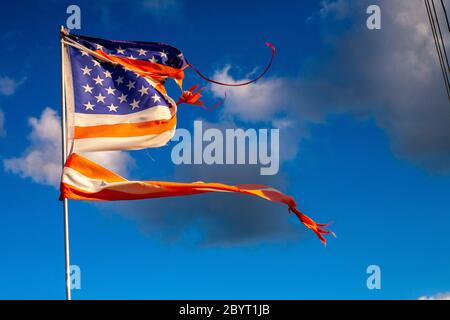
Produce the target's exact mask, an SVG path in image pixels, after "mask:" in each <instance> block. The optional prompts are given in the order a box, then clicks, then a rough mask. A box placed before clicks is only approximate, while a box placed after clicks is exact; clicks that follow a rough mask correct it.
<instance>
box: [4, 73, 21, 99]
mask: <svg viewBox="0 0 450 320" xmlns="http://www.w3.org/2000/svg"><path fill="white" fill-rule="evenodd" d="M25 80H26V79H25V78H22V79H20V80H15V79H13V78H10V77H6V76H0V93H1V94H3V95H5V96H10V95H12V94H14V93H15V92H16V90H17V88H18V87H19V86H20V85H22V84H23V83H24V82H25Z"/></svg>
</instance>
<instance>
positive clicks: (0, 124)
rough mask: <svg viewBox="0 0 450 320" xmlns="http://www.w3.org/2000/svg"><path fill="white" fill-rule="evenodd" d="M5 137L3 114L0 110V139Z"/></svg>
mask: <svg viewBox="0 0 450 320" xmlns="http://www.w3.org/2000/svg"><path fill="white" fill-rule="evenodd" d="M5 135H6V131H5V114H4V113H3V110H2V109H0V137H4V136H5Z"/></svg>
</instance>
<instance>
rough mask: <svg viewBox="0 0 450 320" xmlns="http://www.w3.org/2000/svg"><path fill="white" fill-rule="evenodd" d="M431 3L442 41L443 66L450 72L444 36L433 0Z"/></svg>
mask: <svg viewBox="0 0 450 320" xmlns="http://www.w3.org/2000/svg"><path fill="white" fill-rule="evenodd" d="M431 4H432V5H433V11H434V16H435V17H436V24H437V30H438V31H439V38H440V40H441V41H440V43H439V44H441V43H442V52H443V53H444V57H445V67H446V69H447V72H450V67H449V65H448V56H447V50H446V49H445V42H444V38H443V37H442V32H441V25H440V23H439V17H438V15H437V12H436V7H435V6H434V0H431ZM447 78H448V77H447Z"/></svg>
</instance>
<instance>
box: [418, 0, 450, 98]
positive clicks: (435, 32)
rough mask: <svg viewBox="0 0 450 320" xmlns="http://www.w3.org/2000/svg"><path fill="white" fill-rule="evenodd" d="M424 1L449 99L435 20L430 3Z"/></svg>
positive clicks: (447, 83)
mask: <svg viewBox="0 0 450 320" xmlns="http://www.w3.org/2000/svg"><path fill="white" fill-rule="evenodd" d="M424 2H425V7H426V9H427V14H428V19H429V21H430V26H431V31H432V33H433V39H434V44H435V46H436V51H437V54H438V58H439V64H440V66H441V71H442V76H443V78H444V84H445V90H446V92H447V97H448V99H449V100H450V83H449V79H448V74H447V70H446V64H445V63H444V56H443V53H442V49H441V45H440V43H439V40H438V35H437V30H436V26H435V22H434V17H433V12H432V11H431V5H430V2H429V0H424ZM436 18H437V17H436ZM447 64H448V61H447Z"/></svg>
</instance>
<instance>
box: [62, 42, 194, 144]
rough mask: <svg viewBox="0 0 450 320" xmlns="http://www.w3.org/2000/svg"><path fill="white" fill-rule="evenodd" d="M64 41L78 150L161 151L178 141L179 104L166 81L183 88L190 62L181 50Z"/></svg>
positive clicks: (70, 114)
mask: <svg viewBox="0 0 450 320" xmlns="http://www.w3.org/2000/svg"><path fill="white" fill-rule="evenodd" d="M64 40H65V42H66V44H68V46H66V52H65V53H66V54H65V56H64V60H65V61H64V65H65V66H66V67H65V70H66V72H65V73H66V75H65V90H66V95H67V110H68V133H69V140H70V141H72V142H73V145H72V151H74V152H82V151H106V150H130V149H142V148H149V147H159V146H162V145H165V144H166V143H167V142H168V141H169V140H170V139H171V138H172V137H173V135H174V133H175V128H176V111H177V105H176V103H175V101H174V100H173V99H171V98H170V97H169V96H168V95H167V93H166V91H165V88H164V82H165V80H166V79H167V78H174V79H175V81H177V83H178V84H179V85H180V86H181V81H182V79H183V70H184V69H185V68H186V67H187V63H186V60H185V59H184V57H183V54H182V53H181V52H180V51H179V50H178V49H176V48H174V47H172V46H169V45H166V44H161V43H152V42H132V41H111V40H104V39H96V38H91V37H85V36H76V35H67V36H66V37H65V38H64Z"/></svg>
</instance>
